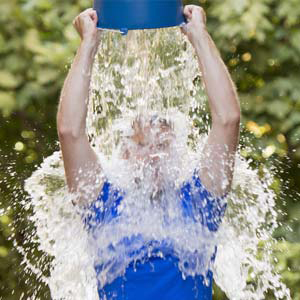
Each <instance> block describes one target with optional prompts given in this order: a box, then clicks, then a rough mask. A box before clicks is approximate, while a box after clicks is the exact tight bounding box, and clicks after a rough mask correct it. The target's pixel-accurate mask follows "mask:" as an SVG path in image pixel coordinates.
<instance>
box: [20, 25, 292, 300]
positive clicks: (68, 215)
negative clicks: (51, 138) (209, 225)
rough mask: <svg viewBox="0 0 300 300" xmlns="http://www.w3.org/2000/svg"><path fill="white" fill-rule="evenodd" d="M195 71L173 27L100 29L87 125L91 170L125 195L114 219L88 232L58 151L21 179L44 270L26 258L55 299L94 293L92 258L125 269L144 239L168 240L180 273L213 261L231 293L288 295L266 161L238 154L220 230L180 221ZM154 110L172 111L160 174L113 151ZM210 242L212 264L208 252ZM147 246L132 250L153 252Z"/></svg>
mask: <svg viewBox="0 0 300 300" xmlns="http://www.w3.org/2000/svg"><path fill="white" fill-rule="evenodd" d="M200 76H201V74H200V73H199V68H198V64H197V59H196V57H195V55H194V51H193V49H192V48H191V46H190V44H189V43H188V42H187V41H186V40H185V38H184V37H182V35H181V34H180V32H179V31H177V30H174V29H163V30H147V31H138V32H130V33H129V34H128V36H126V37H121V36H120V35H117V34H112V33H103V36H102V42H101V45H100V47H99V52H98V54H97V57H96V62H95V65H94V69H93V79H92V83H91V90H90V101H89V105H88V117H87V133H88V135H89V138H90V142H91V144H92V146H93V148H94V149H95V151H96V153H97V154H98V157H99V160H100V161H101V165H102V168H103V174H97V176H98V178H99V189H100V183H101V182H102V180H103V176H105V177H106V178H108V179H109V180H110V181H111V182H113V183H114V184H115V185H116V186H118V187H120V188H121V190H124V191H126V193H127V197H126V198H124V201H123V203H122V205H121V206H120V208H119V209H120V211H121V212H122V216H121V217H120V218H118V221H117V222H111V223H109V224H104V226H102V227H101V228H100V229H99V230H98V231H97V232H96V233H94V237H93V239H91V237H90V236H89V235H88V234H87V232H86V230H85V228H84V226H83V222H82V219H81V217H80V213H78V210H79V209H78V208H77V207H75V206H74V205H72V200H74V199H75V197H76V195H71V194H69V193H68V192H67V187H66V183H65V177H64V169H63V162H62V156H61V153H60V152H59V151H58V152H55V153H53V155H51V156H50V157H48V158H46V159H45V160H44V162H43V163H42V165H41V166H40V168H39V169H38V170H37V171H35V172H34V173H33V174H32V176H31V177H30V178H28V179H27V180H26V183H25V190H26V191H27V192H28V193H29V194H30V197H31V201H30V207H32V209H33V213H32V215H31V220H32V221H33V222H34V224H35V227H36V234H35V236H34V239H35V240H37V241H38V244H39V250H40V251H43V252H44V253H45V256H49V257H51V258H52V260H51V261H50V262H48V264H49V265H50V276H45V275H43V274H42V272H40V271H39V269H38V268H36V267H35V266H30V265H28V266H27V267H28V268H29V269H30V270H31V271H32V272H34V273H37V274H39V277H40V278H41V279H42V281H44V282H45V283H46V284H47V285H48V286H49V288H50V290H51V297H52V298H53V299H91V300H93V299H98V295H97V281H96V274H95V270H94V268H93V264H94V262H95V261H96V263H98V264H101V263H102V264H105V263H106V266H107V267H106V268H105V269H104V270H103V272H102V273H101V274H100V277H99V278H98V279H99V281H100V282H101V284H105V283H106V282H110V281H112V280H113V279H114V278H116V277H117V276H118V275H120V274H123V273H124V270H125V268H126V266H127V265H128V263H129V262H130V259H132V258H130V257H129V255H128V251H134V250H136V249H138V248H141V247H142V246H143V245H145V244H147V243H149V241H151V240H156V241H158V242H159V243H162V241H167V242H166V243H167V246H170V245H172V248H174V249H175V250H174V251H175V253H176V255H177V256H178V257H179V261H180V263H179V268H180V270H181V271H182V274H183V277H184V276H187V275H192V276H194V275H195V274H205V273H206V270H207V269H208V268H213V270H214V278H215V281H216V283H217V285H218V286H219V287H220V288H221V289H222V290H223V291H224V292H225V293H226V294H227V296H228V297H229V298H230V299H243V300H248V299H249V300H250V299H263V298H264V294H265V293H266V292H267V291H268V290H269V289H270V290H272V291H273V292H274V294H275V296H276V299H290V296H289V290H288V289H287V288H286V287H285V285H284V284H282V282H281V280H280V277H279V275H278V274H276V272H275V271H274V267H273V262H272V247H273V245H274V243H276V241H275V240H274V239H273V238H272V233H273V231H274V230H275V229H276V228H277V226H278V224H277V222H276V218H277V212H276V210H275V194H274V192H273V191H272V190H271V189H270V185H271V184H272V181H273V178H272V174H271V173H270V172H269V171H268V170H267V169H265V170H264V174H263V176H261V175H259V174H258V171H257V170H253V169H251V168H250V167H249V165H248V162H247V161H246V160H245V159H243V158H242V157H241V156H240V155H239V154H237V155H236V164H235V172H234V178H233V185H232V191H231V193H230V194H229V195H228V197H227V201H228V207H227V210H226V214H225V217H224V219H223V221H222V225H221V226H220V228H219V230H218V231H217V232H209V231H208V230H205V229H204V228H203V227H202V226H200V225H199V224H185V226H182V225H183V223H184V220H183V219H182V218H181V217H180V213H179V206H178V204H177V202H178V200H177V201H176V199H177V198H176V194H175V193H174V190H175V189H176V188H178V187H179V186H180V185H181V184H182V183H183V182H184V181H185V180H187V179H188V178H191V176H192V173H193V171H194V169H195V168H196V166H198V167H199V165H198V164H199V158H200V157H201V155H202V148H203V144H204V142H205V138H206V133H207V131H208V129H209V122H208V120H209V118H208V114H207V112H206V110H205V103H206V98H205V93H204V87H203V85H202V83H201V80H199V79H200ZM154 112H159V115H164V116H166V119H167V120H171V123H172V126H173V132H174V134H175V137H176V138H175V141H176V142H174V144H171V148H170V149H171V150H170V155H169V156H167V157H166V156H164V153H163V151H162V152H161V153H160V154H161V157H163V159H161V160H160V161H161V164H160V166H159V171H160V174H161V175H157V173H155V170H157V168H153V167H152V165H151V163H149V162H144V163H143V164H142V167H138V166H135V165H134V164H130V163H129V160H124V159H120V156H121V155H122V153H123V152H124V144H122V142H121V141H122V139H123V138H124V137H126V136H128V135H130V134H132V133H131V132H130V130H131V124H132V122H133V120H135V118H136V115H137V113H138V114H139V115H143V116H148V115H150V116H153V114H154ZM196 124H197V125H198V126H195V125H196ZM199 127H200V129H201V130H199ZM199 132H200V133H201V134H200V133H199ZM129 146H130V145H127V147H129ZM200 168H201V166H200ZM116 170H118V172H117V173H116ZM153 174H155V176H153ZM92 175H93V174H92ZM87 176H88V175H87ZM159 176H160V177H159ZM154 177H155V178H159V182H160V184H161V188H160V190H163V191H164V193H163V194H162V195H161V194H159V191H157V190H155V188H156V186H157V182H155V181H154V179H153V178H154ZM137 178H138V179H139V180H140V181H137ZM87 188H88V187H87ZM85 192H87V193H88V189H86V190H85ZM156 195H160V196H159V197H156ZM93 200H95V199H91V201H93ZM166 216H167V222H166ZM168 224H169V225H170V224H171V226H168ZM137 225H138V226H137ZM139 235H141V236H142V237H143V238H142V239H137V241H136V242H134V243H132V244H131V246H130V247H131V248H130V249H127V248H126V249H125V248H124V247H122V243H120V241H121V240H122V239H123V238H124V237H130V236H139ZM208 241H209V242H208ZM216 244H217V245H218V252H217V256H216V261H215V264H214V266H212V265H211V264H210V257H211V254H212V253H213V250H214V246H215V245H216ZM109 245H114V246H115V251H117V253H118V255H116V254H115V253H112V252H110V251H108V250H107V249H108V248H109ZM20 249H21V248H20ZM147 251H148V252H147V253H139V254H138V255H137V256H136V257H134V259H135V260H138V259H142V257H143V256H144V255H145V254H146V255H151V253H149V249H147ZM195 251H199V253H201V254H202V255H201V259H200V260H199V259H198V258H197V257H195V256H193V255H192V254H193V253H195ZM150 252H151V251H150ZM99 253H101V255H100V256H99V255H97V254H99ZM160 255H162V256H163V255H164V253H160ZM25 257H26V255H25ZM197 259H198V260H197ZM186 262H189V264H185V263H186ZM116 265H117V266H118V267H117V268H113V266H116ZM187 265H188V267H186V266H187ZM112 270H113V271H112Z"/></svg>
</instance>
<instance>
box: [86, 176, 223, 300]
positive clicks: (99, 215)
mask: <svg viewBox="0 0 300 300" xmlns="http://www.w3.org/2000/svg"><path fill="white" fill-rule="evenodd" d="M123 197H124V193H123V192H122V191H120V190H119V189H117V188H115V187H114V186H113V185H112V184H111V183H109V182H108V181H105V182H104V184H103V188H102V191H101V193H100V195H99V197H98V198H97V201H95V202H94V203H92V205H91V207H90V212H91V213H89V214H88V215H87V217H85V220H84V221H85V224H86V226H87V229H88V230H89V231H90V230H93V229H94V228H95V227H96V226H97V225H99V224H101V223H103V222H109V220H110V219H112V218H115V217H116V216H117V214H118V211H117V208H118V206H119V204H120V203H121V201H122V199H123ZM179 198H180V201H181V207H182V212H183V215H184V216H185V217H187V218H192V219H193V220H194V221H195V222H199V221H200V222H201V223H202V225H204V226H206V227H207V228H208V229H209V230H210V231H217V230H218V227H219V225H220V223H221V221H222V217H223V216H224V213H225V210H226V205H227V204H226V202H225V201H224V200H223V198H213V197H212V195H211V194H210V193H209V192H208V191H207V190H206V189H205V188H204V187H203V185H202V184H201V180H200V178H199V177H198V176H197V173H196V172H195V173H194V175H193V177H192V180H190V181H187V182H185V183H183V185H182V186H181V188H180V190H179ZM108 200H109V201H108ZM108 202H109V203H110V204H109V205H106V204H107V203H108ZM99 203H102V204H103V205H102V206H101V205H99ZM103 207H104V209H103ZM157 250H158V251H159V250H160V249H157ZM216 250H217V249H216V248H215V253H214V254H213V256H212V258H211V259H212V261H213V260H214V258H215V255H216ZM178 261H179V260H178V258H177V257H175V256H174V255H172V252H169V254H167V255H166V256H164V257H163V258H161V257H159V256H155V251H154V255H153V256H152V257H150V258H147V259H145V260H144V261H137V262H131V263H130V264H129V265H128V267H127V268H126V271H125V274H124V275H123V276H120V277H118V278H116V279H114V280H113V281H112V282H111V283H109V284H106V285H105V286H104V287H102V288H101V287H100V284H99V287H98V294H99V298H100V299H109V300H110V299H117V300H121V299H126V300H177V299H178V300H192V299H198V300H211V299H212V279H213V273H212V271H210V270H209V271H208V273H207V279H208V284H207V283H206V284H205V283H204V278H203V276H202V275H196V276H194V277H192V276H187V277H186V278H185V279H183V276H182V273H181V271H180V270H179V268H178ZM95 270H96V273H97V275H98V274H99V273H100V272H101V270H102V268H101V266H97V265H95Z"/></svg>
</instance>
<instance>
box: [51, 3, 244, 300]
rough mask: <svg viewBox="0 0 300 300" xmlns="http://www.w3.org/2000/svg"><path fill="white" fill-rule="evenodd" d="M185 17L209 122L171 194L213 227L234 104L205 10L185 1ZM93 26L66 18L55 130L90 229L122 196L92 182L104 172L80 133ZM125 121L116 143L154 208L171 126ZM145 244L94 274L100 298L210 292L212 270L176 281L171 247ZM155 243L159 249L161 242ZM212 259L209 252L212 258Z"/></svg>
mask: <svg viewBox="0 0 300 300" xmlns="http://www.w3.org/2000/svg"><path fill="white" fill-rule="evenodd" d="M184 15H185V17H186V19H187V23H186V25H185V26H183V27H182V28H181V30H182V32H183V34H185V35H186V36H187V38H188V40H189V41H190V42H191V44H192V46H193V47H194V49H195V52H196V55H197V58H198V62H199V68H200V70H201V73H202V78H203V81H204V84H205V89H206V92H207V95H208V101H209V107H210V111H211V119H212V125H211V129H210V131H209V134H208V137H207V140H206V143H205V147H204V148H203V153H204V155H203V158H202V159H201V160H200V165H201V167H200V166H199V168H196V169H195V171H194V173H193V177H192V180H190V181H187V182H185V183H184V184H183V185H181V187H180V188H179V190H178V193H177V194H175V195H178V202H180V203H181V204H182V208H183V210H184V211H185V213H184V214H186V215H189V216H190V217H191V218H192V219H193V220H194V221H195V222H197V221H199V222H200V223H201V224H202V225H205V226H206V227H207V228H208V229H209V231H211V232H215V231H217V230H218V226H219V224H220V222H221V220H222V217H223V216H224V212H225V208H226V203H225V204H223V205H221V202H220V200H221V199H223V198H224V196H225V195H226V194H227V193H228V192H229V191H230V188H231V183H232V177H233V169H234V158H235V153H236V150H237V145H238V140H239V126H240V106H239V101H238V95H237V91H236V88H235V86H234V83H233V81H232V79H231V77H230V74H229V72H228V70H227V68H226V66H225V64H224V62H223V61H222V58H221V56H220V53H219V51H218V49H217V48H216V46H215V44H214V42H213V40H212V38H211V37H210V35H209V33H208V31H207V28H206V14H205V12H204V10H203V9H202V8H201V7H200V6H195V5H187V6H185V7H184ZM96 24H97V13H96V11H95V10H93V9H87V10H85V11H83V12H82V13H80V14H79V15H78V16H77V17H76V18H75V20H74V22H73V25H74V27H75V28H76V30H77V31H78V33H79V35H80V37H81V43H80V46H79V48H78V50H77V53H76V56H75V59H74V62H73V64H72V66H71V69H70V71H69V73H68V76H67V78H66V80H65V83H64V85H63V89H62V92H61V97H60V103H59V107H58V113H57V130H58V136H59V140H60V145H61V151H62V155H63V161H64V168H65V175H66V181H67V185H68V188H69V191H70V192H71V193H78V192H79V191H80V190H81V189H82V188H83V187H88V193H83V194H85V195H87V196H86V197H82V199H83V200H82V199H81V200H80V201H83V203H76V204H78V205H81V204H83V205H84V206H87V207H89V208H90V209H92V210H93V211H94V214H93V215H89V217H87V218H85V222H86V225H87V227H88V228H89V230H93V229H95V228H96V225H99V224H101V223H104V222H108V223H109V222H111V220H113V219H114V218H117V217H118V216H119V212H118V206H119V205H120V202H122V201H123V200H124V199H125V197H126V195H125V194H124V193H123V192H122V191H120V190H119V189H117V188H116V187H114V186H113V184H112V183H110V182H109V181H108V180H106V179H105V176H103V177H101V178H102V179H101V180H100V182H99V177H98V176H96V174H101V173H102V172H103V166H102V165H101V163H100V162H99V159H98V156H97V154H96V153H95V151H94V150H93V148H92V146H91V145H90V143H89V139H88V136H87V134H86V125H85V122H86V116H87V104H88V92H89V86H90V80H91V70H92V66H93V61H94V57H95V54H96V52H97V48H98V45H99V43H100V41H101V31H99V30H98V29H97V28H96ZM74 116H75V117H74ZM131 125H132V127H131V134H130V135H128V136H126V137H124V143H123V144H122V149H123V151H122V155H123V159H124V160H126V161H127V162H129V164H130V162H131V163H132V165H133V164H134V165H135V166H137V168H139V167H141V168H142V169H143V174H144V175H145V174H146V175H145V178H144V179H143V178H142V177H141V178H138V176H137V177H135V178H134V179H136V180H135V181H134V182H133V183H132V184H135V185H136V186H137V187H140V186H143V184H146V182H147V181H149V180H150V179H149V178H155V179H156V180H152V182H153V184H152V185H151V186H150V190H149V193H150V199H151V201H153V203H155V206H159V205H163V201H162V200H161V199H163V197H162V195H161V193H162V191H163V184H162V182H163V176H159V172H162V171H161V170H162V169H163V165H164V162H165V161H168V157H169V156H170V155H169V154H170V152H171V149H173V148H172V145H174V143H175V144H176V135H175V134H174V130H173V127H174V126H173V125H174V124H172V119H171V118H168V117H164V116H161V115H160V114H155V113H154V114H148V115H147V114H143V115H138V116H136V118H135V119H134V120H133V121H132V122H131ZM161 153H163V155H161ZM149 170H150V171H149ZM116 171H117V170H116ZM148 171H149V172H148ZM86 174H94V175H95V176H93V175H92V176H86ZM149 174H150V175H149ZM149 176H150V177H149ZM150 181H151V180H150ZM91 199H97V201H98V202H100V203H102V204H103V206H104V208H103V206H101V205H100V206H101V207H102V209H100V208H99V205H95V203H97V201H96V202H95V201H94V200H91ZM157 199H158V200H157ZM216 203H217V204H218V205H215V204H216ZM108 205H109V206H108ZM195 209H197V214H196V213H195ZM153 211H154V209H153ZM153 213H154V212H153ZM140 220H142V218H141V219H140ZM95 224H96V225H95ZM162 228H164V227H162ZM149 243H151V245H152V248H151V249H152V250H153V249H154V250H153V251H152V257H149V258H148V259H146V260H143V261H142V262H141V263H139V264H133V263H132V262H128V264H127V267H126V271H125V274H123V276H119V277H117V278H112V279H111V280H107V282H106V283H104V284H103V283H101V282H100V281H101V280H100V279H99V280H98V293H99V298H100V299H129V300H133V299H146V300H147V299H155V298H157V299H173V300H174V299H188V300H189V299H201V300H204V299H211V298H212V278H213V277H212V276H213V274H212V271H211V270H209V272H208V273H207V277H208V278H209V279H210V281H209V282H210V283H209V284H206V283H205V280H204V277H203V276H202V275H199V276H198V275H197V274H196V275H195V276H194V277H192V276H187V277H186V278H185V279H183V276H182V275H181V272H180V270H179V265H178V263H179V262H178V257H176V256H175V254H174V252H172V251H171V250H170V251H169V252H166V255H165V256H164V258H162V257H160V256H159V255H156V254H157V252H155V251H156V250H161V249H156V244H155V241H149ZM127 244H128V239H127ZM125 245H126V243H125ZM169 246H170V245H169ZM158 247H162V244H159V245H158ZM161 251H162V250H161ZM166 251H167V250H166ZM214 257H215V253H214V256H213V257H212V261H213V260H214ZM103 268H104V267H103V265H102V266H101V265H98V266H95V270H96V272H97V274H98V275H99V274H100V273H101V271H103Z"/></svg>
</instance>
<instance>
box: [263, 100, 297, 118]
mask: <svg viewBox="0 0 300 300" xmlns="http://www.w3.org/2000/svg"><path fill="white" fill-rule="evenodd" d="M267 110H268V113H269V114H271V115H273V116H275V117H277V118H278V119H280V120H283V119H284V118H285V117H286V116H287V114H288V113H289V112H290V110H291V105H290V103H289V102H287V101H282V100H275V101H272V102H271V103H270V104H269V106H268V109H267Z"/></svg>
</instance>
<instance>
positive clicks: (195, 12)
mask: <svg viewBox="0 0 300 300" xmlns="http://www.w3.org/2000/svg"><path fill="white" fill-rule="evenodd" d="M183 14H184V15H185V17H186V19H187V24H185V25H183V26H182V27H181V31H182V32H183V33H184V34H185V35H186V36H187V37H188V39H189V41H190V42H191V43H192V44H193V45H194V43H195V41H196V39H197V36H199V35H200V34H201V31H202V30H203V29H206V14H205V11H204V9H203V8H202V7H200V6H196V5H186V6H185V7H184V10H183Z"/></svg>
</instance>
